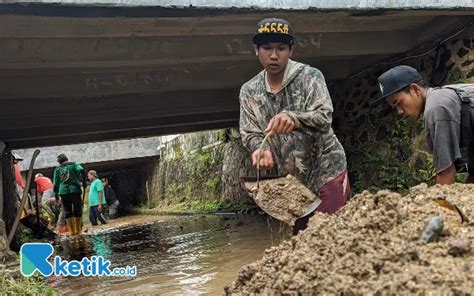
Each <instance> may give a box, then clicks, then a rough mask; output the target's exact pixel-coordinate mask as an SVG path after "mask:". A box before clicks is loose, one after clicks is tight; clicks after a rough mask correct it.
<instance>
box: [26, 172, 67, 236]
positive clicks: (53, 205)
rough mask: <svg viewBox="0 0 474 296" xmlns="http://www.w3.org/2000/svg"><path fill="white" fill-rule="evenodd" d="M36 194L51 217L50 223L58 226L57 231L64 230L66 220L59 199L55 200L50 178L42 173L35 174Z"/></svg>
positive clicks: (41, 205)
mask: <svg viewBox="0 0 474 296" xmlns="http://www.w3.org/2000/svg"><path fill="white" fill-rule="evenodd" d="M34 181H35V183H36V194H37V199H38V201H39V202H40V207H41V208H43V209H44V211H45V212H46V213H47V214H48V215H49V216H50V217H51V218H52V219H51V224H52V225H53V226H54V227H56V226H57V227H58V231H59V233H63V232H65V231H66V220H65V218H64V210H63V209H62V206H61V201H60V200H56V198H55V194H54V186H53V182H52V181H51V179H50V178H48V177H45V176H43V174H42V173H38V174H36V175H35V180H34Z"/></svg>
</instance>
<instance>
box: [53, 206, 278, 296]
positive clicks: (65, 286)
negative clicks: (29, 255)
mask: <svg viewBox="0 0 474 296" xmlns="http://www.w3.org/2000/svg"><path fill="white" fill-rule="evenodd" d="M122 219H125V218H122ZM130 219H134V218H133V217H132V218H130ZM140 222H143V221H140ZM280 239H281V235H280V234H279V231H278V223H276V222H275V221H274V220H273V221H272V220H270V219H268V218H266V217H265V216H247V215H246V216H238V215H205V216H204V215H196V216H183V217H171V218H170V217H167V218H163V220H161V221H154V222H149V223H146V224H144V225H137V224H135V225H134V224H133V223H132V224H128V225H120V226H116V227H115V228H111V229H100V230H99V231H98V232H95V233H92V234H87V235H81V236H80V237H77V238H73V239H64V238H63V239H59V240H57V241H56V242H55V249H56V255H59V256H61V257H62V258H63V259H68V260H81V259H82V258H83V257H84V256H87V257H91V256H94V255H101V256H104V257H105V258H106V259H108V260H110V261H111V263H112V266H111V267H112V268H114V267H123V266H127V265H128V266H132V265H136V266H137V270H138V275H137V276H136V277H131V278H122V277H111V278H105V277H77V278H74V277H68V278H65V277H50V278H49V284H50V285H51V286H53V287H55V288H56V289H57V290H58V291H59V293H60V294H62V295H65V294H74V295H77V294H83V295H88V294H92V295H117V294H123V295H197V294H207V295H222V293H223V286H224V285H225V284H228V283H230V282H231V281H232V280H233V279H234V278H235V276H236V275H237V273H238V271H239V269H240V267H241V266H242V265H244V264H247V263H250V262H252V261H254V260H256V259H258V258H261V257H262V252H263V251H264V250H265V248H267V247H269V246H271V245H276V244H278V242H279V241H280Z"/></svg>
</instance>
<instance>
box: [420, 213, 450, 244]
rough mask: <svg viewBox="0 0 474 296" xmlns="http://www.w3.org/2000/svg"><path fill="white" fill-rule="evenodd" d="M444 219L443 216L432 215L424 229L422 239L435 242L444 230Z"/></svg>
mask: <svg viewBox="0 0 474 296" xmlns="http://www.w3.org/2000/svg"><path fill="white" fill-rule="evenodd" d="M443 227H444V219H443V217H440V216H436V217H432V218H431V219H430V220H429V221H427V222H426V224H425V227H424V228H423V231H422V232H421V236H420V239H421V240H422V241H425V242H427V243H431V242H435V241H437V240H438V238H439V235H440V234H441V232H443Z"/></svg>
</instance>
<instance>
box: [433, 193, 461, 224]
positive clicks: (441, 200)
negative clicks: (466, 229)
mask: <svg viewBox="0 0 474 296" xmlns="http://www.w3.org/2000/svg"><path fill="white" fill-rule="evenodd" d="M436 203H437V204H439V205H440V206H442V207H445V208H447V209H449V210H451V211H453V212H456V213H457V214H458V215H459V217H461V223H464V222H467V223H469V219H468V218H467V217H466V215H464V213H463V212H462V211H461V210H460V209H459V207H458V206H457V205H455V204H454V203H453V202H452V201H450V200H449V199H448V198H447V197H446V196H445V195H438V196H437V197H436Z"/></svg>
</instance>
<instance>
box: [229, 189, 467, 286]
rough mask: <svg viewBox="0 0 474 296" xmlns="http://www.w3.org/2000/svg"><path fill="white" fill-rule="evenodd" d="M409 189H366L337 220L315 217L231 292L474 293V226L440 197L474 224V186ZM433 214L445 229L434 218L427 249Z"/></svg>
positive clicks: (244, 273) (249, 271)
mask: <svg viewBox="0 0 474 296" xmlns="http://www.w3.org/2000/svg"><path fill="white" fill-rule="evenodd" d="M411 192H412V193H411V194H409V195H407V196H404V197H402V196H400V195H399V194H398V193H393V192H389V191H379V192H378V193H377V194H371V193H369V192H368V191H365V192H363V193H362V194H359V195H356V196H354V197H353V198H352V199H351V200H350V201H349V203H348V204H347V205H346V206H345V207H344V208H343V209H341V210H340V211H338V212H337V213H336V214H334V215H326V214H320V213H318V214H316V215H315V216H314V217H312V218H311V219H310V221H309V225H308V228H307V229H306V230H304V231H302V232H300V234H299V235H297V236H294V237H292V238H291V239H289V240H286V241H284V242H283V243H281V244H280V245H279V246H278V247H271V248H269V249H267V250H266V251H265V253H264V255H263V258H262V259H260V260H258V261H257V262H255V263H253V264H252V265H251V267H249V266H247V267H245V268H244V269H243V270H242V271H241V272H240V273H239V275H238V277H237V279H236V280H235V281H234V283H233V284H232V286H231V288H229V289H227V293H241V294H243V295H249V294H252V295H254V294H257V295H260V294H266V295H268V294H270V295H299V294H303V295H308V294H314V293H317V294H321V295H336V294H337V295H374V294H375V295H406V294H415V295H440V294H441V295H453V294H455V295H468V294H472V291H474V273H473V272H472V270H474V252H471V251H470V246H471V242H472V240H473V239H474V227H472V226H471V225H470V224H466V223H460V221H459V216H458V214H457V213H455V212H453V211H451V210H449V209H447V208H444V207H440V206H439V205H438V204H437V203H436V197H437V196H438V195H444V196H446V197H449V199H450V201H452V202H453V203H455V204H456V205H457V207H458V208H459V209H460V210H461V211H462V212H463V213H464V214H465V215H466V217H467V218H471V220H472V218H473V214H474V185H469V184H466V185H464V184H454V185H451V186H439V185H436V186H433V187H430V188H425V189H422V188H418V189H415V190H412V191H411ZM433 217H442V219H443V226H444V227H442V231H439V230H438V229H439V228H440V227H439V226H440V221H439V219H438V218H436V219H435V220H432V223H434V224H435V226H436V231H439V236H438V240H437V241H434V242H432V243H429V244H427V243H425V242H424V241H422V240H420V239H419V238H420V233H421V232H422V230H423V228H424V227H425V224H426V221H429V220H431V219H432V218H433ZM428 225H430V223H428ZM448 250H449V251H448ZM448 254H451V255H448Z"/></svg>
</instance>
